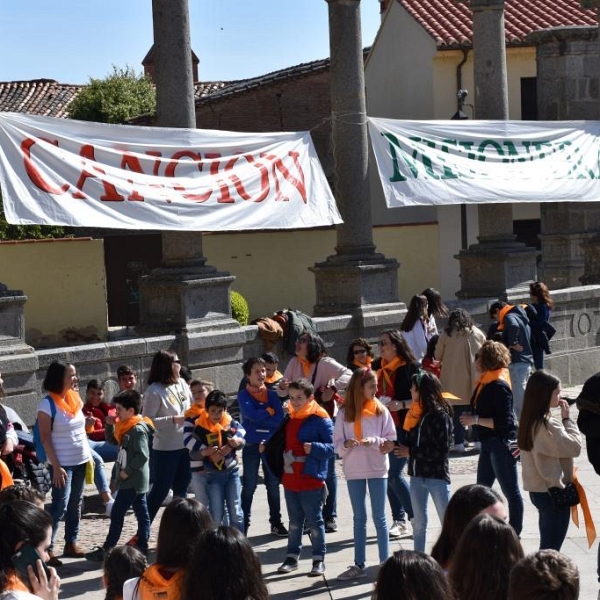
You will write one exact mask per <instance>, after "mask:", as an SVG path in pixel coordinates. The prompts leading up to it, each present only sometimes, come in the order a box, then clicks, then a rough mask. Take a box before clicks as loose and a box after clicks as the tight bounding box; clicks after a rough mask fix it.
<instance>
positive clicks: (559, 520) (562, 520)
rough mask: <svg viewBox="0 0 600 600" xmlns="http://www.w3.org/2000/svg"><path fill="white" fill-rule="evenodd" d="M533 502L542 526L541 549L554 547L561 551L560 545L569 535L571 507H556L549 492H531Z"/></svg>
mask: <svg viewBox="0 0 600 600" xmlns="http://www.w3.org/2000/svg"><path fill="white" fill-rule="evenodd" d="M529 498H530V499H531V503H532V504H533V505H534V506H535V507H536V508H537V509H538V512H539V519H538V526H539V528H540V550H546V549H552V550H556V551H557V552H560V547H561V546H562V543H563V542H564V541H565V538H566V537H567V529H569V519H570V518H571V509H570V508H569V507H568V506H567V507H565V508H554V504H553V503H552V500H551V498H550V494H548V493H547V492H529Z"/></svg>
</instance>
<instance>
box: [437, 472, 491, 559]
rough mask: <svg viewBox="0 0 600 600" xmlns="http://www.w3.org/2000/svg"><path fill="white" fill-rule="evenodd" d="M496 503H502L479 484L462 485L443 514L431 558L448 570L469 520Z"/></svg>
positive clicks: (489, 489)
mask: <svg viewBox="0 0 600 600" xmlns="http://www.w3.org/2000/svg"><path fill="white" fill-rule="evenodd" d="M497 502H502V498H500V496H499V495H498V493H497V492H496V491H494V490H493V489H492V488H489V487H487V486H485V485H481V484H479V483H472V484H470V485H463V486H462V487H461V488H459V489H457V490H456V492H454V494H453V495H452V498H450V502H449V503H448V507H447V508H446V512H445V513H444V521H443V524H442V531H441V532H440V537H439V538H438V539H437V542H436V543H435V545H434V546H433V548H432V549H431V556H432V557H433V558H435V560H437V561H438V563H439V564H440V566H441V567H442V568H444V569H446V568H448V563H450V561H451V559H452V553H453V552H454V549H455V548H456V544H458V540H459V539H460V536H461V535H462V534H463V532H464V530H465V529H466V527H467V525H468V524H469V522H470V521H471V519H472V518H473V517H476V516H477V515H478V514H479V513H480V512H481V511H483V510H485V509H486V508H488V507H489V506H493V505H494V504H496V503H497Z"/></svg>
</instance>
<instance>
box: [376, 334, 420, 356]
mask: <svg viewBox="0 0 600 600" xmlns="http://www.w3.org/2000/svg"><path fill="white" fill-rule="evenodd" d="M381 335H387V336H388V337H389V338H390V342H391V343H392V344H393V345H394V347H395V348H396V354H397V355H398V356H399V357H400V358H402V359H404V361H405V362H407V363H413V364H414V363H416V362H417V358H416V357H415V355H414V353H413V351H412V350H411V348H410V346H409V345H408V344H407V343H406V340H405V339H404V338H403V337H402V334H401V333H400V332H399V331H398V330H397V329H386V330H385V331H382V332H381V333H380V336H381Z"/></svg>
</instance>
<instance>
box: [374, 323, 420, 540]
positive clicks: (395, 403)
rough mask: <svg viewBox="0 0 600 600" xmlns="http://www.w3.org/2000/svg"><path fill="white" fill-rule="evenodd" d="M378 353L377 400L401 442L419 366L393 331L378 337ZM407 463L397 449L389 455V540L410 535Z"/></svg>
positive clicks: (410, 514)
mask: <svg viewBox="0 0 600 600" xmlns="http://www.w3.org/2000/svg"><path fill="white" fill-rule="evenodd" d="M379 354H380V358H379V359H378V360H377V361H376V363H375V364H374V366H375V367H376V369H377V397H378V398H379V399H380V400H381V402H383V404H385V405H386V406H387V409H388V410H389V411H390V413H391V415H392V419H393V421H394V425H395V426H396V432H397V435H398V442H401V441H402V440H403V439H404V430H403V429H402V427H403V425H404V419H405V417H406V414H407V413H408V409H409V408H410V406H411V402H412V401H411V395H410V388H411V382H412V376H413V375H414V374H415V373H416V372H417V371H418V369H419V364H418V362H417V359H416V358H415V355H414V354H413V353H412V350H411V349H410V347H409V346H408V344H407V343H406V342H405V340H404V338H403V337H402V334H401V333H400V332H399V331H398V330H397V329H389V330H387V331H384V332H382V333H381V334H380V336H379ZM407 462H408V461H407V458H406V457H402V456H399V454H398V448H397V449H396V450H394V451H393V452H391V453H390V468H389V471H388V491H387V495H388V501H389V503H390V507H391V509H392V521H393V523H392V524H391V526H390V536H391V537H406V536H408V535H410V531H409V528H408V525H407V523H406V514H407V513H408V518H409V519H412V518H413V510H412V504H411V501H410V488H409V485H408V482H407V481H406V478H405V477H404V475H403V473H402V472H403V470H404V467H405V466H406V463H407Z"/></svg>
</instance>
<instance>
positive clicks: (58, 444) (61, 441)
mask: <svg viewBox="0 0 600 600" xmlns="http://www.w3.org/2000/svg"><path fill="white" fill-rule="evenodd" d="M38 412H42V413H44V414H46V415H49V416H50V417H52V410H51V409H50V400H49V399H48V397H46V398H44V399H43V400H42V401H41V402H40V405H39V406H38ZM51 437H52V445H53V446H54V452H56V457H57V458H58V462H60V464H61V466H67V467H74V466H75V465H81V464H83V463H86V462H87V461H88V460H90V459H91V458H92V454H91V452H90V446H89V444H88V439H87V435H86V434H85V416H84V414H83V412H82V411H81V410H79V411H77V413H76V414H75V416H71V415H70V414H68V413H66V412H65V411H64V410H61V409H60V408H59V407H58V406H56V416H55V417H54V423H53V425H52V436H51Z"/></svg>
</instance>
